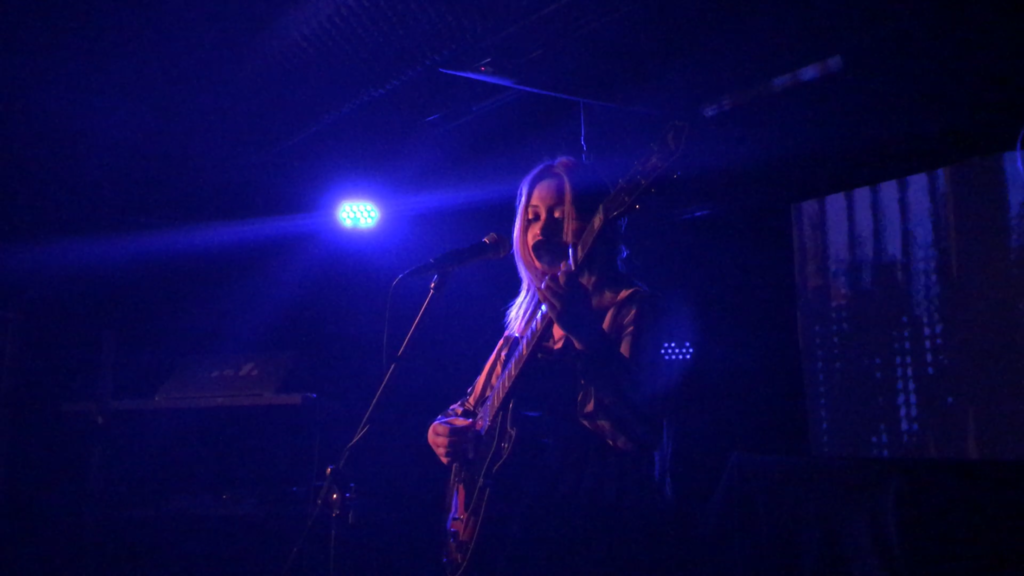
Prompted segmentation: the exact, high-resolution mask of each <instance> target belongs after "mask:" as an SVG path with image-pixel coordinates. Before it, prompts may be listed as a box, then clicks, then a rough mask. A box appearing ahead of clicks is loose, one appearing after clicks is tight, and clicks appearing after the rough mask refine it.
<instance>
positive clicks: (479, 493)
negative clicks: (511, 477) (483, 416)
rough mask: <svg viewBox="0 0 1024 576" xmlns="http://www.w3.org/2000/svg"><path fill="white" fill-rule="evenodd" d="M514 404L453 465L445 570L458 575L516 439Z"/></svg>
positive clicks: (471, 549) (465, 565) (465, 563)
mask: <svg viewBox="0 0 1024 576" xmlns="http://www.w3.org/2000/svg"><path fill="white" fill-rule="evenodd" d="M511 415H512V410H511V404H509V406H508V407H507V408H505V409H504V410H501V411H499V412H498V413H497V414H496V415H495V418H494V420H492V422H491V424H492V425H491V426H490V427H489V428H488V430H487V431H485V432H484V434H483V435H482V436H480V437H478V438H477V441H476V442H475V443H474V446H473V449H472V450H471V452H470V457H469V458H468V459H467V460H465V461H462V462H457V463H455V464H453V465H452V475H451V480H450V481H449V484H448V503H449V512H448V521H447V528H448V540H447V542H446V544H445V554H444V563H445V571H446V572H447V573H448V574H449V575H450V576H457V575H459V574H462V573H463V571H465V569H466V567H467V565H468V564H469V561H470V558H471V557H472V553H473V549H474V547H475V546H476V542H477V537H478V536H479V535H480V528H481V521H482V519H483V518H484V512H485V510H486V508H487V500H488V498H489V496H490V493H491V487H492V485H493V479H494V475H495V474H496V473H497V472H498V469H499V468H501V466H502V464H504V463H505V462H506V460H507V459H508V456H509V454H510V453H511V452H512V447H513V444H514V443H515V437H516V429H515V428H514V427H513V425H512V419H511Z"/></svg>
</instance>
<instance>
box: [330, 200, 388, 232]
mask: <svg viewBox="0 0 1024 576" xmlns="http://www.w3.org/2000/svg"><path fill="white" fill-rule="evenodd" d="M337 216H338V222H340V223H341V225H342V226H344V227H346V228H370V227H372V226H373V225H375V224H376V223H377V220H378V219H379V218H380V212H379V211H378V210H377V207H376V206H374V205H373V204H372V203H371V202H363V201H345V202H342V203H341V204H340V205H339V206H338V211H337Z"/></svg>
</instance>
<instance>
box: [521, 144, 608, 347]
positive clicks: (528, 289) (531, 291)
mask: <svg viewBox="0 0 1024 576" xmlns="http://www.w3.org/2000/svg"><path fill="white" fill-rule="evenodd" d="M548 178H558V179H560V180H561V181H562V184H563V189H564V190H565V212H564V214H565V216H564V218H563V223H564V230H563V237H564V239H565V241H566V243H569V242H570V241H571V234H572V230H573V225H574V223H575V222H577V221H580V220H583V219H586V220H585V221H589V219H590V218H591V217H592V216H593V214H595V213H596V212H597V208H598V207H599V206H600V204H601V202H602V201H604V199H605V197H606V196H607V195H608V192H609V188H608V186H607V185H606V184H605V183H604V181H603V180H601V179H600V178H599V177H598V176H597V175H596V174H594V173H593V172H592V171H589V170H588V169H587V168H586V167H585V166H584V165H583V164H580V163H579V162H577V161H576V160H575V159H574V158H571V157H568V156H562V157H559V158H557V159H555V160H553V161H551V162H545V163H543V164H540V165H538V166H537V167H535V168H534V169H533V170H531V171H530V173H529V174H527V175H526V177H525V178H523V181H522V183H521V184H520V185H519V191H518V193H517V195H516V219H515V224H513V228H512V255H513V257H514V258H515V261H516V268H517V269H518V270H519V279H520V280H521V282H522V284H521V285H520V288H519V295H518V296H516V298H515V300H513V301H512V303H511V304H510V305H509V308H508V311H507V312H506V313H505V330H506V332H508V333H510V334H520V333H522V331H523V330H524V329H525V328H526V326H527V325H528V323H529V322H530V320H531V319H532V317H533V315H534V314H536V312H537V309H538V308H539V306H540V301H539V299H538V297H537V286H538V285H539V284H540V283H541V281H542V280H543V275H542V274H541V272H540V270H538V269H537V267H536V266H534V264H533V258H531V257H530V246H529V245H528V244H527V240H526V225H527V222H526V212H527V206H529V204H530V195H531V194H532V193H533V189H534V188H535V187H536V186H537V184H539V183H540V182H541V181H543V180H546V179H548ZM605 229H606V230H612V231H618V232H621V223H614V222H609V223H608V224H607V225H606V227H605ZM602 232H603V231H602ZM602 236H604V238H603V239H605V240H606V241H604V242H595V243H594V246H593V248H592V251H594V250H597V251H603V250H608V251H610V252H611V253H613V258H619V259H620V260H621V257H622V256H624V254H625V249H624V248H623V247H622V244H621V242H620V241H619V234H615V233H613V234H602Z"/></svg>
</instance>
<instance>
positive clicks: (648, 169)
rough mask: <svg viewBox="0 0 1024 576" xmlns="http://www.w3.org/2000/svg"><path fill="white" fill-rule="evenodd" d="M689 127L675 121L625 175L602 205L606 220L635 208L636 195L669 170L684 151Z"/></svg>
mask: <svg viewBox="0 0 1024 576" xmlns="http://www.w3.org/2000/svg"><path fill="white" fill-rule="evenodd" d="M687 128H688V126H687V125H686V124H684V123H682V122H672V123H671V124H669V126H668V127H667V128H666V129H665V132H664V134H662V136H661V138H660V139H659V140H658V141H657V142H656V143H654V144H652V145H651V148H652V149H653V151H652V153H651V154H649V155H648V156H647V157H646V158H644V159H642V160H640V161H639V162H637V163H636V164H635V165H634V166H633V170H632V171H630V173H629V174H627V175H626V176H625V177H624V178H622V179H621V180H619V183H618V185H617V186H616V187H615V190H613V191H612V194H611V196H609V197H608V199H607V200H605V202H604V203H603V204H602V206H603V212H604V214H603V216H604V220H611V219H614V218H616V217H618V216H620V215H622V214H624V213H625V212H628V211H629V210H630V209H631V208H632V207H633V202H634V201H635V200H636V197H637V196H639V195H640V193H641V192H643V191H644V190H645V189H646V188H647V187H648V186H649V185H650V183H651V182H652V181H653V180H654V179H655V178H656V177H657V176H658V175H659V174H661V172H662V171H664V170H665V168H667V167H668V166H669V165H670V164H671V163H672V162H673V161H674V160H675V159H676V158H678V157H679V155H680V154H681V153H682V150H683V139H684V138H685V136H686V130H687Z"/></svg>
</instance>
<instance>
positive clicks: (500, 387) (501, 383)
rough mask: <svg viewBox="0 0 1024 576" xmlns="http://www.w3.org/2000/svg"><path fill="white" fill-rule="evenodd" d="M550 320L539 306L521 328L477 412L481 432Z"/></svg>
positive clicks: (485, 429) (488, 422) (488, 424)
mask: <svg viewBox="0 0 1024 576" xmlns="http://www.w3.org/2000/svg"><path fill="white" fill-rule="evenodd" d="M550 321H551V316H550V315H549V314H548V313H547V311H546V310H545V309H544V308H543V306H541V307H539V308H538V309H537V312H536V313H535V314H534V315H533V320H532V321H530V323H529V325H527V327H526V329H525V330H523V333H522V334H520V335H519V346H517V347H516V349H515V351H514V352H512V355H511V358H509V359H506V365H505V366H504V367H503V369H502V371H501V375H500V376H499V377H498V381H497V382H495V384H494V387H493V389H492V391H491V393H490V395H488V397H487V400H486V401H485V402H484V403H483V405H482V406H481V407H480V409H479V411H478V413H477V417H476V428H477V430H479V431H480V432H481V433H483V432H486V431H487V428H488V426H490V424H491V420H492V419H493V418H494V415H495V414H496V413H497V412H498V409H499V408H501V405H502V402H504V400H505V396H506V395H507V394H508V391H509V388H511V387H512V382H513V381H514V380H515V379H516V376H517V375H519V370H520V369H522V367H523V364H525V363H526V359H527V358H529V356H530V352H531V351H533V347H534V346H535V345H536V344H537V341H538V340H539V339H540V335H541V334H542V333H544V331H545V330H546V329H547V327H548V324H549V323H550Z"/></svg>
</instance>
